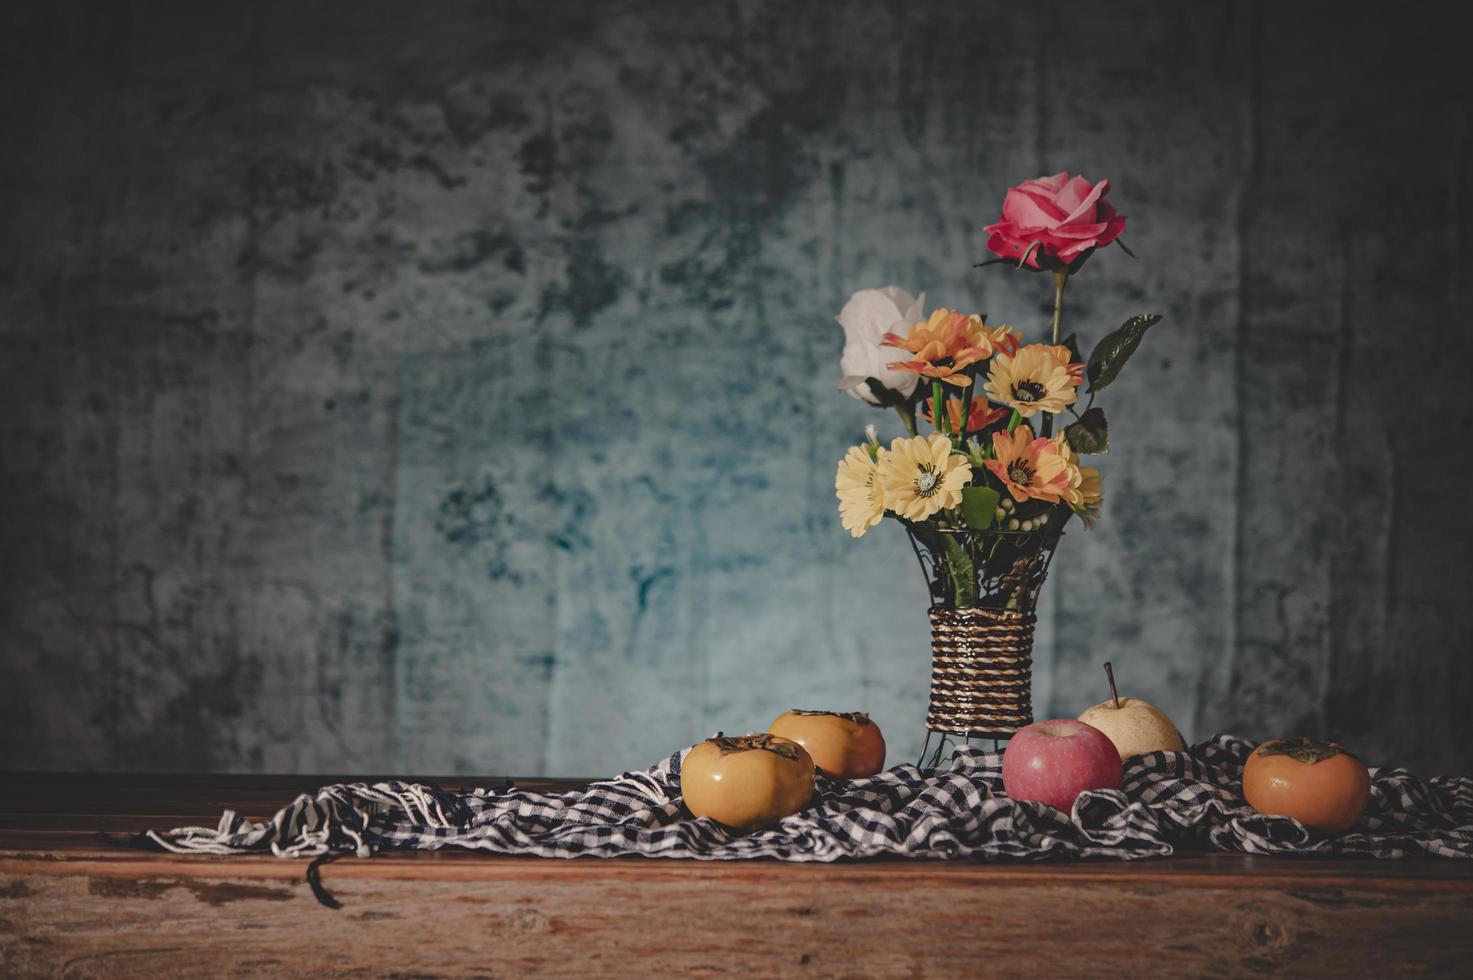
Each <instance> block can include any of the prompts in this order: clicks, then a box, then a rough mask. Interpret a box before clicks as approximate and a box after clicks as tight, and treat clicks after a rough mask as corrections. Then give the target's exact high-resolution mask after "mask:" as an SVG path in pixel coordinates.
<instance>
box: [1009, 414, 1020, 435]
mask: <svg viewBox="0 0 1473 980" xmlns="http://www.w3.org/2000/svg"><path fill="white" fill-rule="evenodd" d="M1021 421H1023V414H1022V413H1021V412H1019V411H1018V410H1017V409H1016V408H1015V409H1013V417H1012V418H1010V419H1008V435H1012V434H1013V430H1014V429H1016V428H1017V427H1018V423H1019V422H1021Z"/></svg>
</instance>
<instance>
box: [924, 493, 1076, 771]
mask: <svg viewBox="0 0 1473 980" xmlns="http://www.w3.org/2000/svg"><path fill="white" fill-rule="evenodd" d="M1060 523H1062V522H1060ZM906 533H907V534H908V535H909V537H910V543H911V546H912V547H913V548H914V549H915V553H916V558H917V559H918V560H919V561H920V564H921V572H922V573H923V574H924V575H925V577H926V585H927V588H928V590H929V591H930V595H931V608H930V617H931V697H930V705H929V707H928V709H927V712H926V748H927V750H929V749H930V748H931V742H932V739H933V738H936V737H938V736H939V739H940V741H939V742H938V744H937V746H936V748H935V751H934V753H933V754H932V761H931V763H930V764H932V765H935V764H937V763H938V762H939V761H940V760H941V756H942V748H943V747H944V746H945V744H946V743H947V741H948V740H951V739H963V740H969V739H972V738H991V739H1005V738H1008V737H1010V736H1011V735H1012V734H1013V733H1014V732H1016V731H1017V730H1018V729H1020V728H1023V727H1024V726H1026V725H1029V724H1032V722H1033V627H1034V623H1035V622H1036V617H1035V616H1034V609H1035V608H1036V606H1037V603H1038V594H1039V592H1040V590H1041V589H1042V588H1043V582H1044V579H1045V577H1046V576H1047V575H1048V566H1049V562H1050V560H1051V559H1052V558H1053V554H1054V550H1055V549H1056V548H1057V546H1058V543H1059V539H1060V538H1061V537H1062V536H1063V529H1062V528H1061V527H1060V528H1051V527H1048V526H1045V527H1044V528H1042V529H1035V530H1030V531H1010V530H986V531H971V530H964V529H950V528H935V527H928V526H926V525H922V524H914V523H907V524H906ZM925 763H926V752H925V751H923V753H922V764H925Z"/></svg>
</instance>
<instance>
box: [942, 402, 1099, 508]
mask: <svg viewBox="0 0 1473 980" xmlns="http://www.w3.org/2000/svg"><path fill="white" fill-rule="evenodd" d="M1064 438H1065V439H1068V440H1069V448H1070V449H1073V450H1074V451H1075V452H1076V453H1107V452H1109V451H1110V426H1109V424H1108V423H1106V422H1105V413H1104V411H1103V410H1102V409H1099V408H1091V409H1090V410H1089V411H1087V412H1085V413H1084V414H1083V415H1081V416H1079V421H1078V422H1071V423H1070V424H1069V425H1068V426H1066V427H1065V429H1064ZM962 493H963V494H965V493H966V491H965V490H963V491H962ZM963 503H965V499H964V500H963Z"/></svg>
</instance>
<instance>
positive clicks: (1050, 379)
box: [985, 344, 1083, 418]
mask: <svg viewBox="0 0 1473 980" xmlns="http://www.w3.org/2000/svg"><path fill="white" fill-rule="evenodd" d="M1082 383H1083V379H1082V378H1081V377H1080V373H1079V372H1077V371H1075V370H1071V365H1070V363H1069V350H1068V348H1066V347H1063V346H1062V345H1060V346H1054V345H1051V344H1029V345H1028V346H1027V347H1022V348H1019V350H1018V353H1016V354H1013V355H1011V356H1009V355H1008V354H998V355H997V356H996V357H994V358H993V359H992V366H991V368H990V369H989V370H988V372H987V386H986V388H985V391H986V392H987V397H988V398H990V399H992V400H993V401H995V402H997V403H998V404H999V405H1008V406H1011V407H1012V408H1016V409H1017V410H1018V414H1019V415H1021V416H1023V417H1024V418H1032V417H1033V416H1034V415H1035V414H1037V413H1038V412H1039V411H1040V410H1041V411H1045V412H1053V413H1055V414H1057V413H1059V412H1062V411H1063V410H1064V409H1065V408H1066V407H1067V406H1069V405H1073V404H1074V401H1075V399H1076V398H1078V395H1077V393H1076V392H1075V391H1074V389H1075V388H1078V387H1079V386H1080V384H1082Z"/></svg>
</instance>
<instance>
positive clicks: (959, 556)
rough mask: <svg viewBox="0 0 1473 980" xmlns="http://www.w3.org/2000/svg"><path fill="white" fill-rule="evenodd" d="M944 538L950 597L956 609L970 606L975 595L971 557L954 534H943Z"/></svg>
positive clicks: (974, 578) (974, 575) (974, 574)
mask: <svg viewBox="0 0 1473 980" xmlns="http://www.w3.org/2000/svg"><path fill="white" fill-rule="evenodd" d="M942 537H943V538H945V539H946V570H947V572H948V573H950V575H951V588H952V599H953V601H954V602H955V604H956V607H957V608H958V609H961V608H962V607H964V606H970V605H971V604H972V600H973V598H974V597H975V595H976V584H975V583H976V578H977V576H976V573H975V572H974V571H973V569H972V559H971V557H970V556H969V555H968V554H967V549H966V548H963V547H962V545H961V542H959V541H957V539H956V535H954V534H943V535H942Z"/></svg>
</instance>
